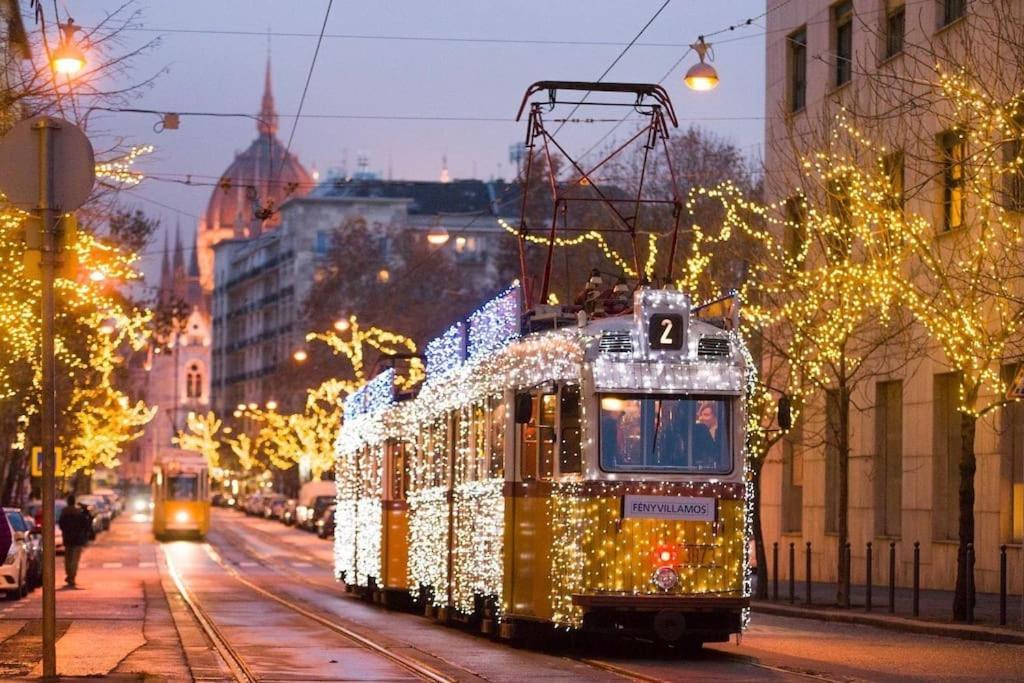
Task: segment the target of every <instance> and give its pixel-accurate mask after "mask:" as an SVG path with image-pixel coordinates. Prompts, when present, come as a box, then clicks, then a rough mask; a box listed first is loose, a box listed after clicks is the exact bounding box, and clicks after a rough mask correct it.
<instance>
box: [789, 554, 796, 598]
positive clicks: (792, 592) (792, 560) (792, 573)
mask: <svg viewBox="0 0 1024 683" xmlns="http://www.w3.org/2000/svg"><path fill="white" fill-rule="evenodd" d="M794 602H796V544H795V543H792V542H790V544H789V604H791V605H792V604H793V603H794Z"/></svg>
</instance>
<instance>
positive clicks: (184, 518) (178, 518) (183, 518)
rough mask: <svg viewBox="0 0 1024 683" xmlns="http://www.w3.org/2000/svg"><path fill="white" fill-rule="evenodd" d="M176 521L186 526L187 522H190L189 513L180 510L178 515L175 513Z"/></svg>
mask: <svg viewBox="0 0 1024 683" xmlns="http://www.w3.org/2000/svg"><path fill="white" fill-rule="evenodd" d="M174 521H176V522H177V523H178V524H184V523H185V522H187V521H188V511H187V510H178V511H177V512H176V513H174Z"/></svg>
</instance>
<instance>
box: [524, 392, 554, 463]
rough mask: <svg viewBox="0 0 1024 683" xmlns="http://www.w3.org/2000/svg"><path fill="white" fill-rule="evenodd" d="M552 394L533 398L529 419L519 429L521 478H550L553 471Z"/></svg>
mask: <svg viewBox="0 0 1024 683" xmlns="http://www.w3.org/2000/svg"><path fill="white" fill-rule="evenodd" d="M556 403H557V397H556V395H555V394H542V395H539V396H533V397H532V400H531V410H530V419H529V421H528V422H527V423H526V424H522V425H520V426H519V430H520V448H521V449H522V450H521V452H522V466H521V473H522V476H523V479H537V478H540V479H550V478H551V477H552V475H553V474H554V469H555V406H556Z"/></svg>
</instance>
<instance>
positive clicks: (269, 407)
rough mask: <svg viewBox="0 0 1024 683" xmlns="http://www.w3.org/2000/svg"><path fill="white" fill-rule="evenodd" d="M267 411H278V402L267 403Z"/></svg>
mask: <svg viewBox="0 0 1024 683" xmlns="http://www.w3.org/2000/svg"><path fill="white" fill-rule="evenodd" d="M267 410H277V401H267Z"/></svg>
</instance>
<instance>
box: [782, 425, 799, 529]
mask: <svg viewBox="0 0 1024 683" xmlns="http://www.w3.org/2000/svg"><path fill="white" fill-rule="evenodd" d="M803 516H804V454H803V450H802V448H801V447H800V426H799V424H798V425H797V426H796V427H795V428H794V429H793V430H792V431H791V432H790V433H789V434H787V435H786V436H785V437H784V438H783V440H782V533H785V534H794V533H795V534H798V533H800V532H801V531H803Z"/></svg>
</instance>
